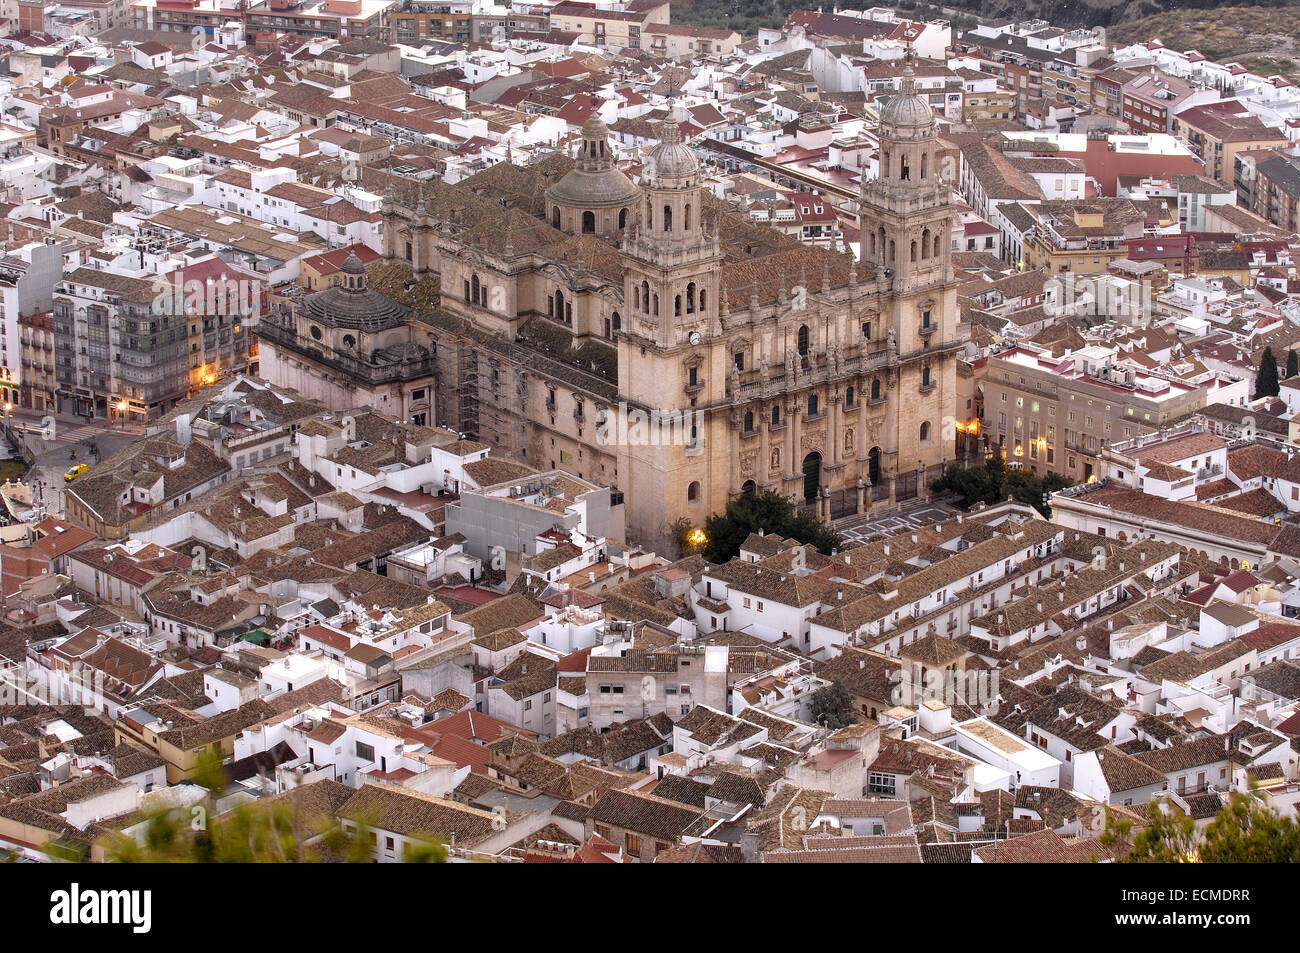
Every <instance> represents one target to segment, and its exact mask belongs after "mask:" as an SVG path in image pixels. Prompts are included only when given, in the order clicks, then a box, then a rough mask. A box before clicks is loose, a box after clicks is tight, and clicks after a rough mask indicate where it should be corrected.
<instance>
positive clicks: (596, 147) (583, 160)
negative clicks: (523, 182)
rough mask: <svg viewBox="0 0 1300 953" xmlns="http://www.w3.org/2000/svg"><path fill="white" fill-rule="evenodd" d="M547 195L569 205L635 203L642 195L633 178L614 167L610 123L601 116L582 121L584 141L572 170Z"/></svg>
mask: <svg viewBox="0 0 1300 953" xmlns="http://www.w3.org/2000/svg"><path fill="white" fill-rule="evenodd" d="M546 198H547V201H549V202H550V203H551V204H552V205H559V206H561V207H563V208H567V209H599V208H610V207H614V206H619V205H635V204H636V202H637V201H638V200H639V199H640V198H641V193H640V191H639V190H638V189H637V187H636V185H635V184H634V183H633V182H632V180H631V179H629V178H628V177H627V176H626V175H624V174H623V173H622V172H620V171H619V170H618V169H616V168H615V167H614V152H613V150H612V149H611V148H610V146H609V127H608V126H607V125H605V123H604V121H603V120H602V119H601V118H600V117H599V116H592V117H591V118H590V119H588V120H587V121H586V122H584V123H583V124H582V145H581V146H580V147H579V149H578V155H577V159H576V161H575V163H574V167H573V170H572V171H571V172H569V173H568V174H567V175H566V176H564V178H562V179H560V181H559V182H557V183H555V184H554V185H553V186H551V187H550V188H549V189H547V190H546Z"/></svg>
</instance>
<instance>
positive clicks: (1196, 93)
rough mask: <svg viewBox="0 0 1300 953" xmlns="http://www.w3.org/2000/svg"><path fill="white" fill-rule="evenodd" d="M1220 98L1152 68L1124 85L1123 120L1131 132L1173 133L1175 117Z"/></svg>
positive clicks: (1215, 93)
mask: <svg viewBox="0 0 1300 953" xmlns="http://www.w3.org/2000/svg"><path fill="white" fill-rule="evenodd" d="M1218 98H1219V93H1218V91H1217V90H1213V89H1206V88H1203V87H1197V86H1195V85H1193V84H1191V83H1188V82H1186V81H1185V80H1181V79H1179V78H1178V77H1177V76H1170V75H1169V74H1167V73H1161V72H1159V71H1158V70H1156V69H1154V68H1152V69H1151V70H1150V71H1149V72H1146V73H1140V74H1138V75H1137V76H1135V77H1134V78H1133V79H1132V80H1130V81H1129V82H1127V83H1125V84H1124V94H1123V108H1122V111H1121V113H1120V116H1121V118H1122V119H1123V120H1124V122H1125V124H1126V125H1127V126H1128V127H1129V131H1131V132H1172V131H1173V122H1174V116H1175V114H1177V113H1179V112H1181V111H1182V110H1184V109H1189V108H1191V107H1193V106H1198V105H1201V104H1203V103H1211V102H1214V101H1215V100H1217V99H1218Z"/></svg>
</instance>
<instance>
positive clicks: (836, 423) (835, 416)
mask: <svg viewBox="0 0 1300 953" xmlns="http://www.w3.org/2000/svg"><path fill="white" fill-rule="evenodd" d="M841 400H843V398H842V397H841V396H840V395H839V394H832V395H831V396H830V405H831V412H830V434H829V439H830V443H831V466H832V467H838V466H839V465H840V444H841V443H842V442H843V441H844V434H843V433H842V431H841V424H842V423H843V420H842V419H841V418H842V416H843V415H842V414H841V412H840V401H841Z"/></svg>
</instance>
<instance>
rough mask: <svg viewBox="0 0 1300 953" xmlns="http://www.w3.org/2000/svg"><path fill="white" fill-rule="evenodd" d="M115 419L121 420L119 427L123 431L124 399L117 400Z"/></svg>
mask: <svg viewBox="0 0 1300 953" xmlns="http://www.w3.org/2000/svg"><path fill="white" fill-rule="evenodd" d="M117 419H118V420H119V421H120V422H121V425H122V427H121V429H122V430H123V431H125V430H126V401H124V400H119V401H118V402H117Z"/></svg>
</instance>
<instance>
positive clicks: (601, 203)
mask: <svg viewBox="0 0 1300 953" xmlns="http://www.w3.org/2000/svg"><path fill="white" fill-rule="evenodd" d="M546 198H547V199H548V200H550V201H551V202H553V203H554V204H556V205H562V206H564V207H565V208H577V209H583V208H604V207H606V206H612V205H635V204H636V203H637V202H638V201H639V200H640V198H641V192H640V191H639V190H638V189H637V187H636V184H635V183H634V182H633V181H632V180H631V179H629V178H628V177H627V176H626V175H624V174H623V173H622V172H620V171H619V170H618V169H614V168H610V169H604V170H601V171H598V172H587V171H585V170H583V169H574V170H572V171H571V172H569V173H568V174H567V175H566V176H565V177H564V178H562V179H560V181H559V182H556V183H555V184H554V185H553V186H551V187H550V188H549V189H547V190H546Z"/></svg>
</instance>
